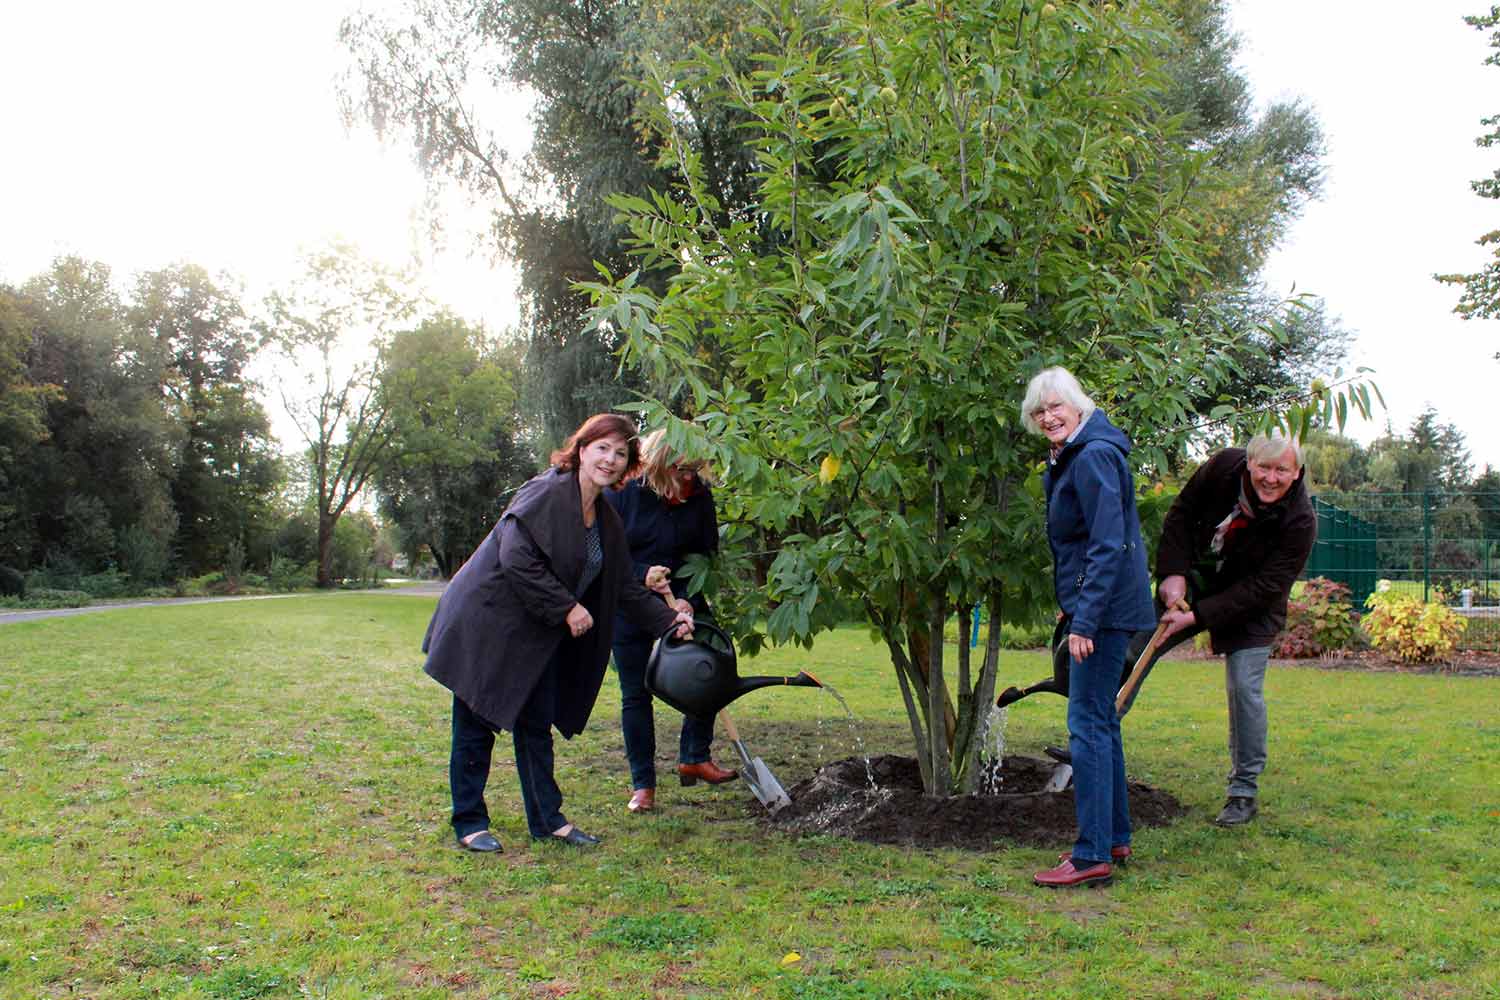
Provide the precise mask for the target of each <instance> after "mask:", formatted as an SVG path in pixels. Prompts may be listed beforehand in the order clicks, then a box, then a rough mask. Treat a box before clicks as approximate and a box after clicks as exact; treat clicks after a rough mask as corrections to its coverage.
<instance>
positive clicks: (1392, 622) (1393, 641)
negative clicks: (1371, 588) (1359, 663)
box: [1364, 591, 1469, 663]
mask: <svg viewBox="0 0 1500 1000" xmlns="http://www.w3.org/2000/svg"><path fill="white" fill-rule="evenodd" d="M1365 604H1366V606H1367V607H1368V608H1369V609H1370V611H1369V613H1368V614H1366V615H1365V619H1364V627H1365V631H1366V632H1368V633H1369V634H1370V641H1371V642H1372V643H1374V644H1375V648H1376V649H1379V650H1380V651H1381V652H1383V653H1385V654H1386V655H1388V656H1392V657H1395V658H1396V659H1398V660H1401V661H1403V662H1406V663H1432V662H1434V661H1437V660H1446V659H1447V658H1448V657H1449V656H1451V655H1452V654H1453V650H1454V648H1455V647H1456V646H1457V645H1458V639H1459V636H1461V635H1463V633H1464V629H1465V628H1466V627H1468V624H1469V623H1468V621H1467V620H1465V619H1464V618H1461V617H1459V616H1458V615H1456V614H1454V613H1453V611H1452V610H1450V609H1449V608H1447V607H1445V606H1444V605H1441V604H1424V603H1423V602H1421V601H1419V600H1417V599H1416V598H1415V597H1410V596H1407V595H1405V594H1400V593H1397V592H1395V591H1387V592H1386V593H1383V594H1382V593H1378V592H1377V593H1374V594H1371V595H1370V597H1369V600H1367V601H1366V602H1365Z"/></svg>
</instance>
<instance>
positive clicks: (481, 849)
mask: <svg viewBox="0 0 1500 1000" xmlns="http://www.w3.org/2000/svg"><path fill="white" fill-rule="evenodd" d="M458 846H459V847H462V848H463V849H464V850H466V851H473V852H475V853H476V854H493V853H494V852H496V851H498V850H500V849H501V848H500V841H498V840H496V839H495V835H494V834H492V833H490V831H488V830H480V831H479V832H478V833H474V834H470V835H469V836H467V837H460V838H458Z"/></svg>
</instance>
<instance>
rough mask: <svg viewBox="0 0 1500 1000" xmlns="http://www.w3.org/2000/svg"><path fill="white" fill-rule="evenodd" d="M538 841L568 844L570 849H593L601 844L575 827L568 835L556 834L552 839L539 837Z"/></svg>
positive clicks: (595, 838)
mask: <svg viewBox="0 0 1500 1000" xmlns="http://www.w3.org/2000/svg"><path fill="white" fill-rule="evenodd" d="M536 839H537V840H550V841H554V842H556V843H560V844H567V845H568V846H569V847H593V846H594V845H595V844H597V843H599V838H598V837H591V836H589V835H588V834H586V833H584V832H583V831H582V830H580V829H578V827H576V826H575V827H573V829H571V830H569V831H568V832H567V833H554V834H552V835H551V836H550V837H538V838H536Z"/></svg>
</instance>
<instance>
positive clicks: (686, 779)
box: [677, 760, 740, 785]
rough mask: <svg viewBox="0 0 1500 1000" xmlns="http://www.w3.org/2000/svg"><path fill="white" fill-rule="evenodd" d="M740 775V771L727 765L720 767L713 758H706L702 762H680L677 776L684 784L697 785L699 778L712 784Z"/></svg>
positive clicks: (730, 779) (731, 779) (720, 783)
mask: <svg viewBox="0 0 1500 1000" xmlns="http://www.w3.org/2000/svg"><path fill="white" fill-rule="evenodd" d="M739 776H740V772H738V771H731V770H729V768H727V767H720V766H719V765H718V764H715V763H714V762H713V761H711V760H705V761H704V762H703V763H701V764H678V765H677V777H678V778H679V779H680V780H681V781H682V783H683V784H684V785H696V784H697V783H698V782H699V780H700V779H701V780H703V781H706V782H708V783H709V784H710V785H722V784H724V782H726V781H733V780H734V779H735V778H738V777H739Z"/></svg>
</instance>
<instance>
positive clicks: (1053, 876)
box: [1031, 858, 1114, 889]
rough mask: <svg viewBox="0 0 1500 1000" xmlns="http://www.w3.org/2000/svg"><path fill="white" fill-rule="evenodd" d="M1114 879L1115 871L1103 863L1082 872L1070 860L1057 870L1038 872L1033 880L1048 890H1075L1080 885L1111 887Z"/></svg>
mask: <svg viewBox="0 0 1500 1000" xmlns="http://www.w3.org/2000/svg"><path fill="white" fill-rule="evenodd" d="M1113 878H1114V869H1113V868H1111V867H1110V866H1109V865H1107V864H1105V863H1104V862H1103V861H1101V862H1099V863H1098V864H1096V865H1089V866H1088V867H1087V868H1084V869H1082V870H1081V871H1080V870H1079V869H1077V868H1074V867H1073V859H1072V858H1069V859H1068V860H1067V861H1064V862H1063V863H1062V864H1060V865H1058V866H1057V867H1056V868H1048V869H1047V870H1046V871H1044V872H1037V873H1036V874H1035V875H1033V876H1032V877H1031V880H1032V881H1033V882H1035V883H1036V884H1037V885H1041V886H1046V887H1047V888H1048V889H1073V888H1076V887H1078V886H1080V885H1090V886H1102V885H1109V883H1110V880H1112V879H1113Z"/></svg>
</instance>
